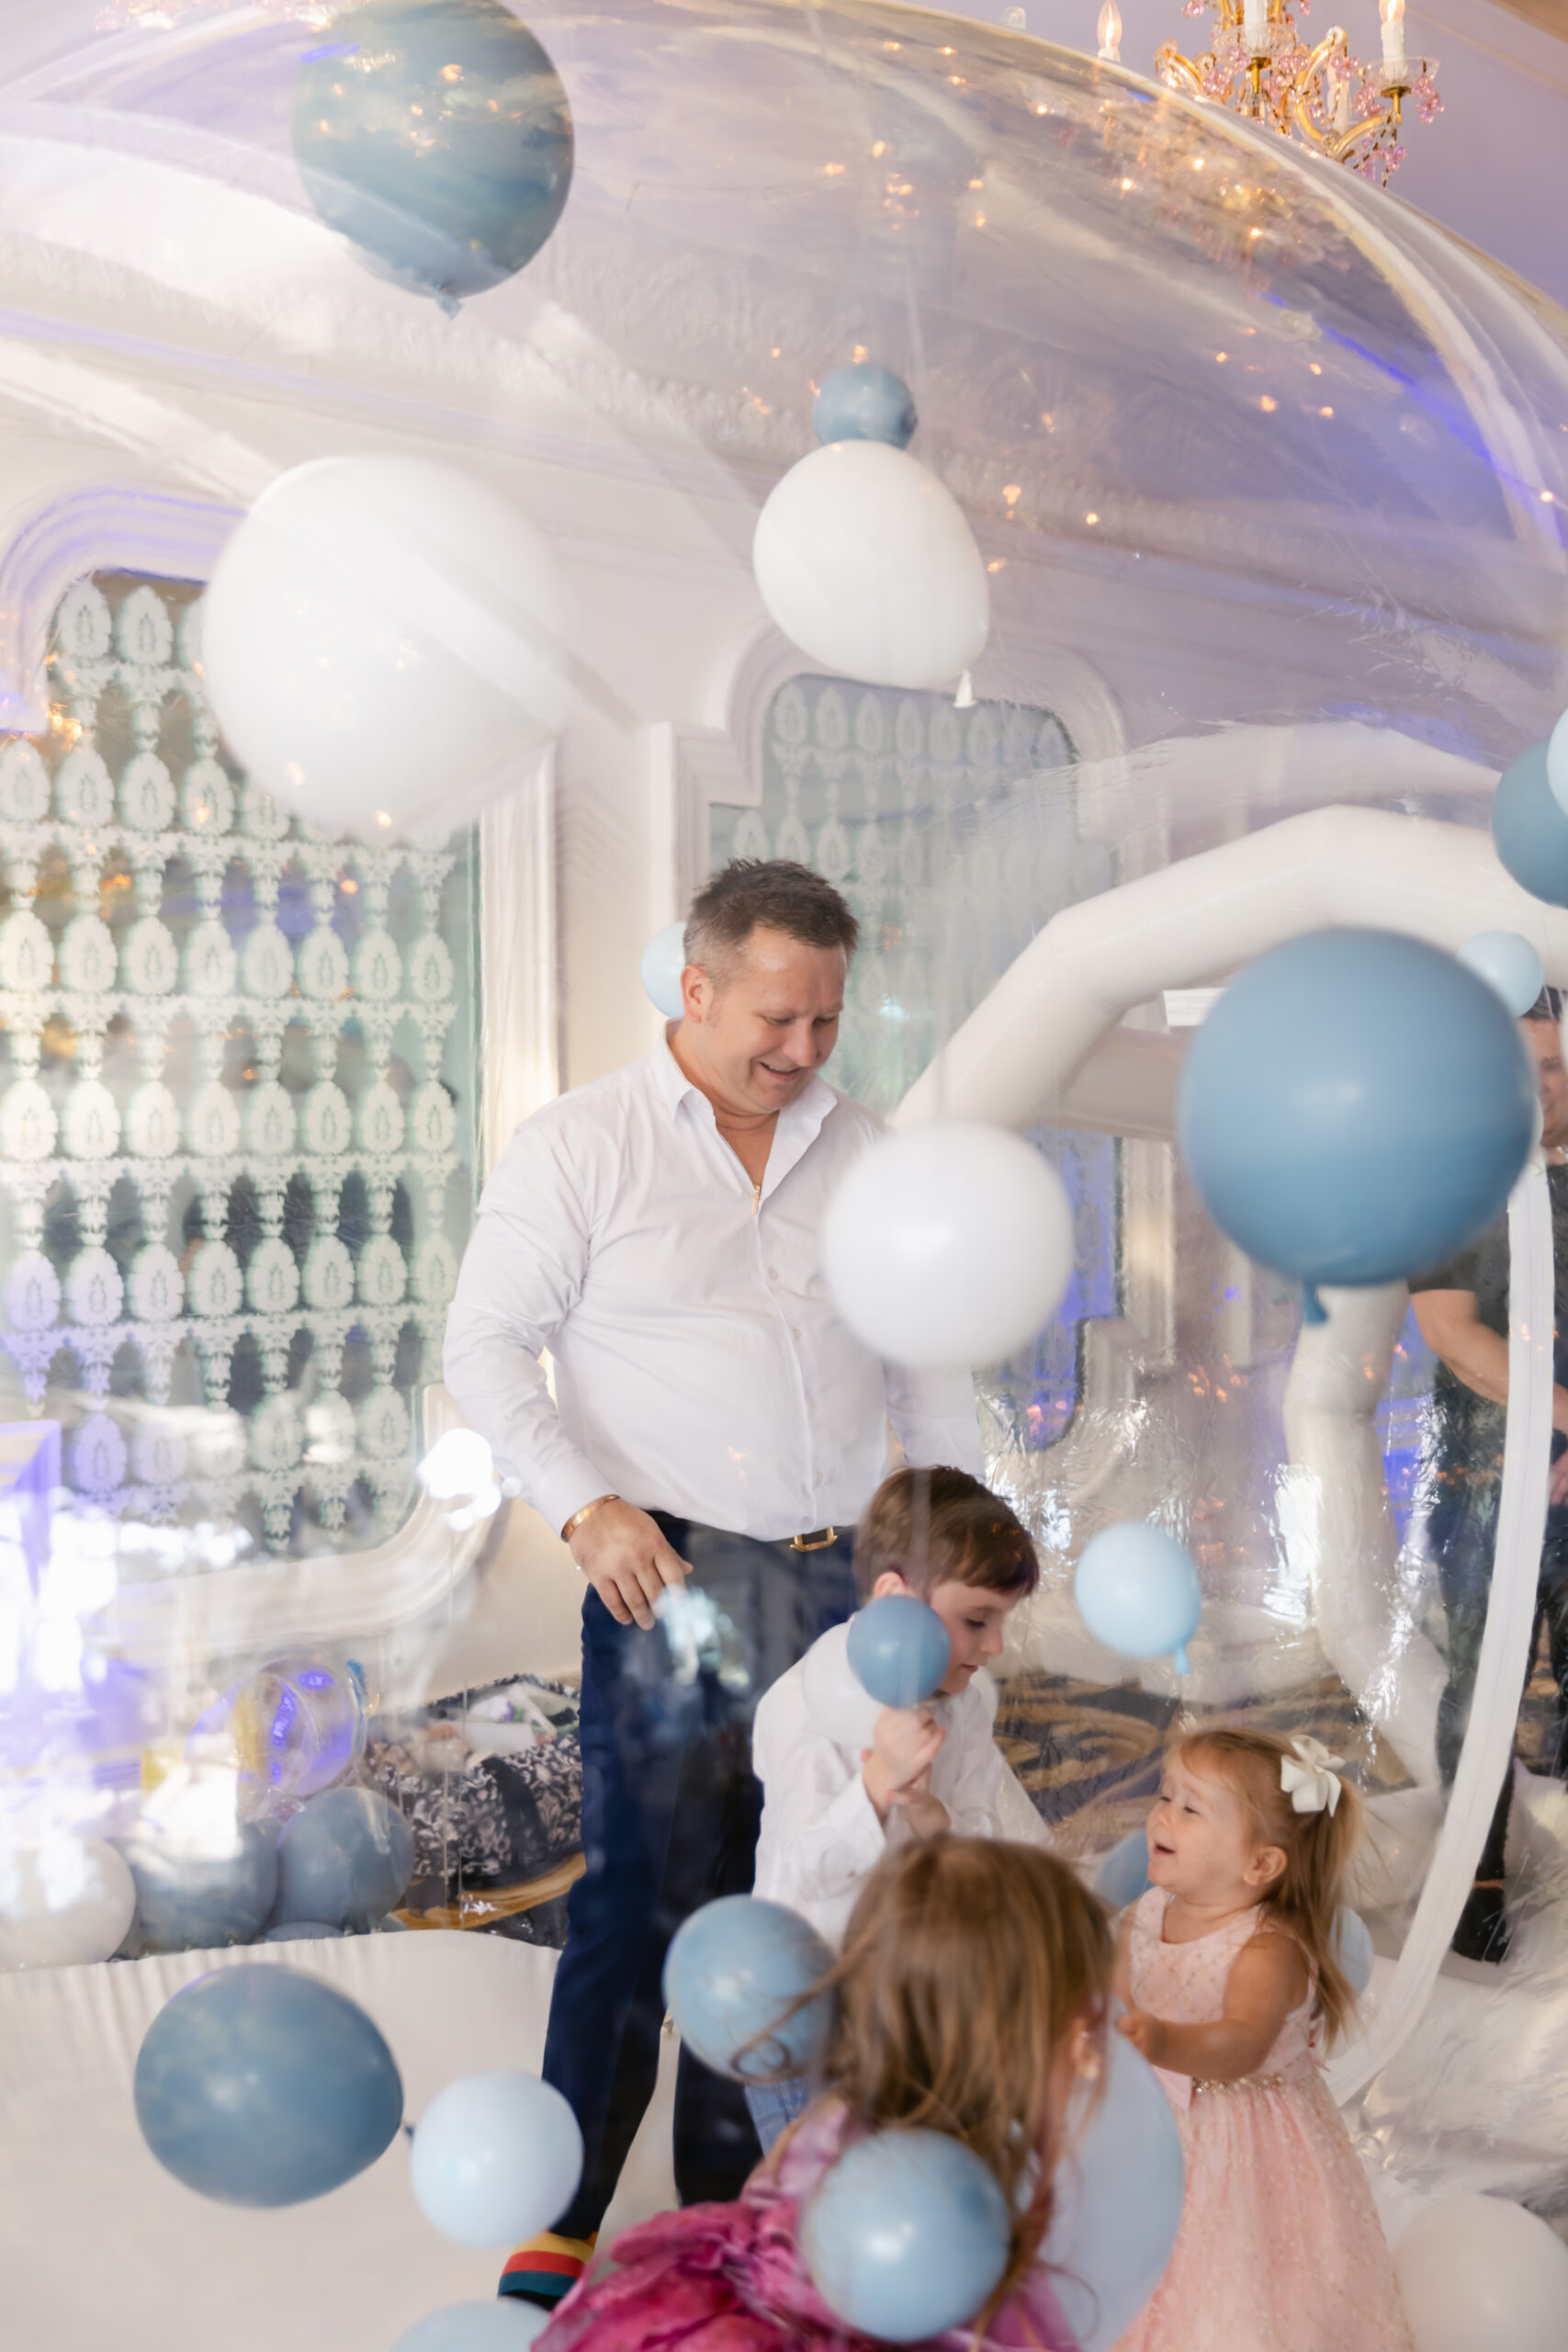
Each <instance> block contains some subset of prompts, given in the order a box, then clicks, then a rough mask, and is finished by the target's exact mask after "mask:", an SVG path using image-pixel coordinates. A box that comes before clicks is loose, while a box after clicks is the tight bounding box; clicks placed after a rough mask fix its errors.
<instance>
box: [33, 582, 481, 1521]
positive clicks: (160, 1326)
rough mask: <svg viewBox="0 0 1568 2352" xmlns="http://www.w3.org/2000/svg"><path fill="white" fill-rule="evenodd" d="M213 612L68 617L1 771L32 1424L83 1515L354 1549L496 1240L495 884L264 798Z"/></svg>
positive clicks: (166, 601) (108, 591)
mask: <svg viewBox="0 0 1568 2352" xmlns="http://www.w3.org/2000/svg"><path fill="white" fill-rule="evenodd" d="M198 599H199V592H198V591H197V589H196V588H193V587H184V586H180V585H175V584H171V583H169V582H158V583H153V582H145V581H142V582H138V581H135V580H131V579H129V578H126V577H123V576H118V575H117V576H110V577H100V578H98V579H96V580H93V581H89V582H83V583H81V584H80V585H78V586H77V587H75V588H73V590H72V591H71V592H70V593H69V594H68V595H67V596H66V597H65V598H64V600H63V602H62V605H61V607H60V610H59V612H58V614H57V616H56V619H55V626H54V633H53V639H52V650H51V656H50V662H51V697H52V698H51V709H50V724H49V729H48V731H47V733H45V734H43V735H40V736H38V737H32V738H26V737H13V738H9V739H5V740H4V741H3V743H0V856H3V859H4V891H3V895H0V1022H3V1023H4V1034H3V1035H0V1089H3V1091H0V1186H3V1191H4V1203H5V1209H6V1215H7V1218H8V1230H7V1231H6V1234H5V1236H4V1241H5V1248H4V1257H3V1270H4V1277H5V1279H4V1288H3V1294H0V1303H3V1313H4V1324H3V1330H0V1339H3V1343H4V1347H5V1351H6V1358H7V1359H8V1363H9V1371H10V1376H11V1378H12V1380H13V1381H14V1382H15V1383H16V1385H17V1386H19V1388H20V1390H21V1392H22V1395H21V1396H20V1397H15V1398H13V1399H10V1400H7V1403H8V1404H9V1406H10V1408H11V1413H12V1417H17V1418H19V1417H20V1415H21V1414H22V1413H25V1412H28V1411H32V1412H37V1411H39V1410H40V1409H47V1410H48V1411H49V1412H51V1414H53V1415H55V1416H56V1417H57V1418H59V1419H62V1421H63V1422H64V1423H65V1426H66V1430H67V1443H66V1475H67V1478H68V1482H69V1483H70V1485H71V1486H72V1487H73V1488H74V1489H75V1491H76V1493H77V1494H78V1496H79V1497H81V1498H83V1500H84V1501H85V1502H87V1503H90V1504H93V1505H96V1506H99V1507H102V1508H104V1509H106V1510H108V1511H111V1512H113V1513H116V1514H118V1515H120V1516H121V1517H131V1518H134V1519H136V1520H138V1521H145V1522H150V1523H151V1524H152V1525H153V1526H157V1525H160V1524H164V1525H167V1524H171V1523H176V1524H178V1523H183V1524H185V1525H186V1526H187V1527H192V1528H196V1529H197V1530H198V1531H199V1530H200V1529H202V1528H213V1529H217V1528H224V1529H226V1530H228V1531H229V1532H230V1538H229V1541H230V1555H231V1553H232V1543H233V1536H234V1532H235V1531H239V1540H240V1542H241V1544H243V1542H244V1538H245V1534H246V1532H248V1534H249V1536H250V1537H251V1538H252V1539H253V1540H254V1541H255V1542H256V1543H258V1544H264V1545H265V1546H266V1547H268V1548H271V1549H273V1550H276V1551H283V1550H289V1549H301V1548H302V1549H306V1550H315V1549H327V1548H330V1549H339V1548H342V1547H344V1545H346V1544H355V1543H365V1542H369V1541H373V1540H377V1539H378V1538H379V1537H381V1536H383V1535H385V1534H386V1533H388V1532H390V1529H391V1528H392V1526H393V1525H394V1524H395V1523H396V1521H397V1520H398V1517H399V1515H400V1511H401V1510H402V1508H403V1506H404V1502H405V1498H406V1496H407V1492H408V1488H409V1482H410V1477H411V1472H412V1437H413V1430H412V1419H411V1410H412V1405H413V1400H414V1394H415V1391H416V1389H417V1388H418V1386H419V1385H420V1384H421V1383H422V1382H423V1381H424V1380H428V1379H434V1378H438V1377H439V1366H440V1332H441V1325H442V1322H443V1319H444V1314H445V1308H446V1301H447V1299H448V1297H449V1296H450V1294H451V1291H452V1287H453V1283H454V1282H455V1280H456V1275H457V1259H458V1255H459V1252H460V1250H461V1247H462V1243H463V1240H464V1238H465V1237H466V1234H467V1231H468V1222H469V1218H470V1216H471V1211H472V1175H471V1170H472V1168H473V1164H474V1152H473V1145H472V1129H473V1123H474V1093H475V1089H474V1060H475V1034H474V1033H475V1003H476V996H475V975H474V973H473V971H472V969H471V968H470V958H471V956H472V955H473V953H474V946H473V941H474V933H475V927H474V923H473V920H472V901H473V895H474V876H473V862H474V852H473V849H472V846H471V843H469V842H466V841H459V842H456V843H454V844H452V845H449V846H447V847H446V848H444V849H441V850H414V849H407V848H400V849H392V848H388V849H375V848H366V847H363V846H361V845H360V844H358V843H337V842H333V841H332V840H331V839H329V838H328V837H327V836H326V835H324V834H322V833H321V832H318V831H315V830H314V829H313V828H310V827H308V826H300V825H299V824H297V823H295V822H293V821H291V820H290V819H289V818H288V816H287V815H286V814H285V813H284V812H283V811H282V810H281V809H278V808H277V806H276V804H275V803H274V802H273V801H272V800H271V799H270V798H269V797H267V796H266V794H265V793H263V792H260V791H258V790H256V789H255V788H254V787H253V786H250V785H248V784H247V783H246V782H245V781H244V779H243V777H242V776H241V775H238V773H237V772H236V771H235V770H234V769H233V768H232V767H231V765H230V764H228V763H227V762H226V760H225V759H224V757H223V755H222V753H221V752H220V746H219V742H218V731H217V728H216V725H215V723H214V721H213V718H212V715H211V712H210V710H209V707H208V704H207V701H206V698H205V695H204V694H203V691H202V683H201V671H200V646H199V626H200V604H199V601H198Z"/></svg>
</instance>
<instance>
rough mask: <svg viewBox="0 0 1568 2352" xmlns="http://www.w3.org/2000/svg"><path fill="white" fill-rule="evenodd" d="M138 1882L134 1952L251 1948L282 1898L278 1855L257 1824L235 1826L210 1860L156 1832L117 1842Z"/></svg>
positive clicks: (130, 1944) (129, 1946)
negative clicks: (276, 1901)
mask: <svg viewBox="0 0 1568 2352" xmlns="http://www.w3.org/2000/svg"><path fill="white" fill-rule="evenodd" d="M118 1845H119V1850H120V1852H121V1853H122V1854H123V1855H124V1856H125V1859H126V1860H127V1862H128V1863H129V1864H130V1875H131V1877H132V1878H133V1879H134V1880H135V1881H136V1917H135V1919H134V1920H133V1921H132V1923H131V1928H130V1934H129V1935H128V1936H127V1938H126V1939H125V1946H124V1949H125V1950H126V1951H129V1952H135V1953H141V1952H158V1951H207V1950H209V1948H214V1947H217V1946H220V1945H222V1944H248V1943H249V1942H250V1940H251V1939H252V1937H253V1936H255V1935H257V1934H259V1933H260V1931H261V1929H262V1928H263V1927H264V1926H265V1922H266V1917H267V1915H268V1913H269V1912H270V1911H271V1909H272V1905H273V1899H274V1897H275V1895H276V1893H277V1852H276V1847H275V1845H274V1843H273V1840H272V1838H269V1837H268V1836H267V1834H266V1832H265V1830H263V1829H259V1828H258V1827H257V1826H255V1824H254V1822H248V1821H247V1822H236V1823H235V1824H234V1826H233V1829H232V1832H231V1834H230V1835H229V1836H228V1837H226V1838H225V1839H224V1840H223V1846H224V1848H225V1849H226V1850H221V1851H219V1852H217V1853H213V1854H200V1853H195V1854H193V1853H190V1852H188V1851H183V1850H180V1849H176V1848H175V1847H174V1846H173V1844H172V1843H171V1841H169V1840H167V1839H165V1838H161V1837H159V1836H157V1835H156V1833H155V1832H153V1831H151V1830H149V1831H145V1832H141V1831H136V1830H133V1831H132V1832H131V1833H130V1836H129V1837H126V1838H121V1839H119V1840H118Z"/></svg>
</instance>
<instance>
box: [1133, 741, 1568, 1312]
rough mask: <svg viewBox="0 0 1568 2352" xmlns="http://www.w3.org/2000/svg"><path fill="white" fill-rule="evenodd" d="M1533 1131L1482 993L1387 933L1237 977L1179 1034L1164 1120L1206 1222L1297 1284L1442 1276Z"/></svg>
mask: <svg viewBox="0 0 1568 2352" xmlns="http://www.w3.org/2000/svg"><path fill="white" fill-rule="evenodd" d="M1542 789H1543V791H1544V785H1543V786H1542ZM1557 821H1558V823H1559V824H1560V825H1562V827H1563V830H1564V834H1565V837H1568V818H1563V817H1562V816H1561V815H1560V814H1559V816H1558V818H1557ZM1535 1119H1536V1089H1535V1079H1534V1075H1533V1072H1532V1069H1531V1066H1530V1062H1529V1056H1528V1055H1527V1054H1526V1051H1525V1047H1524V1045H1523V1043H1522V1041H1521V1039H1520V1037H1519V1035H1518V1032H1517V1029H1516V1027H1515V1025H1514V1023H1513V1022H1512V1021H1510V1020H1509V1018H1508V1015H1507V1013H1506V1011H1505V1010H1504V1007H1503V1005H1502V1004H1501V1002H1500V1001H1499V1000H1498V998H1497V995H1496V992H1495V989H1491V988H1489V987H1488V986H1487V984H1486V983H1485V981H1483V980H1481V979H1478V978H1476V976H1475V974H1474V973H1473V972H1468V971H1466V969H1465V967H1464V966H1463V965H1462V964H1461V963H1460V962H1459V961H1458V959H1457V958H1456V957H1454V956H1446V955H1444V954H1443V953H1442V952H1441V950H1440V949H1438V948H1436V947H1429V946H1427V944H1425V942H1424V941H1422V940H1419V939H1407V938H1405V937H1404V936H1402V935H1401V934H1399V933H1393V932H1386V931H1319V932H1312V933H1307V934H1306V935H1305V936H1304V937H1303V938H1300V939H1292V940H1290V941H1288V942H1287V943H1286V944H1285V945H1284V946H1282V947H1275V948H1272V949H1271V950H1270V951H1269V954H1268V955H1266V956H1259V957H1258V961H1257V963H1255V964H1249V965H1248V966H1247V969H1246V970H1245V971H1244V972H1242V973H1240V974H1239V975H1238V977H1237V978H1235V979H1234V980H1233V981H1232V982H1231V984H1230V986H1229V988H1227V989H1226V990H1225V992H1224V995H1223V996H1222V997H1221V999H1220V1001H1219V1002H1218V1003H1217V1004H1216V1005H1215V1007H1214V1009H1213V1012H1211V1013H1210V1015H1209V1017H1208V1019H1207V1021H1205V1022H1204V1023H1203V1026H1202V1027H1201V1029H1200V1030H1198V1031H1197V1032H1196V1034H1195V1035H1194V1036H1193V1039H1192V1043H1191V1045H1190V1046H1189V1048H1188V1052H1187V1059H1186V1063H1185V1066H1184V1067H1183V1069H1182V1073H1181V1088H1180V1095H1179V1109H1178V1125H1179V1132H1180V1137H1181V1148H1182V1152H1183V1155H1184V1157H1185V1159H1186V1161H1187V1165H1188V1168H1189V1169H1190V1171H1191V1175H1192V1178H1193V1181H1194V1182H1195V1183H1196V1185H1197V1187H1198V1190H1199V1192H1200V1193H1201V1195H1202V1198H1203V1204H1204V1206H1205V1207H1206V1208H1207V1209H1208V1211H1209V1214H1210V1216H1212V1217H1213V1220H1214V1222H1215V1224H1216V1225H1217V1226H1218V1227H1220V1229H1221V1231H1222V1232H1224V1233H1225V1234H1228V1235H1229V1237H1230V1238H1231V1239H1232V1240H1233V1241H1234V1242H1235V1243H1236V1244H1237V1246H1238V1247H1239V1248H1241V1249H1243V1250H1246V1251H1247V1254H1248V1256H1249V1257H1252V1258H1256V1259H1257V1260H1258V1261H1259V1263H1261V1264H1262V1265H1265V1266H1272V1267H1273V1268H1274V1269H1275V1270H1276V1272H1280V1273H1282V1274H1292V1275H1294V1276H1295V1277H1297V1279H1298V1280H1300V1281H1303V1282H1305V1283H1309V1284H1315V1283H1350V1284H1357V1283H1386V1282H1394V1281H1397V1280H1399V1279H1400V1278H1401V1277H1402V1276H1405V1275H1409V1274H1415V1273H1420V1272H1424V1271H1425V1270H1426V1269H1427V1267H1430V1266H1438V1265H1441V1264H1442V1263H1443V1261H1445V1260H1446V1259H1448V1258H1450V1257H1451V1256H1452V1254H1453V1252H1454V1251H1455V1250H1458V1249H1460V1248H1461V1247H1462V1245H1463V1244H1464V1243H1465V1242H1466V1241H1468V1240H1469V1239H1470V1238H1472V1235H1474V1234H1476V1233H1478V1232H1480V1231H1481V1229H1482V1228H1483V1227H1484V1226H1487V1225H1489V1224H1490V1223H1491V1221H1492V1219H1493V1218H1494V1217H1495V1216H1498V1215H1499V1214H1500V1212H1501V1211H1502V1209H1503V1207H1504V1205H1505V1204H1506V1201H1507V1198H1508V1194H1509V1193H1510V1192H1511V1191H1512V1189H1513V1185H1514V1181H1515V1179H1516V1178H1517V1175H1518V1173H1519V1170H1521V1169H1522V1168H1523V1166H1524V1164H1525V1161H1526V1159H1528V1157H1529V1149H1530V1145H1531V1142H1532V1140H1533V1137H1534V1134H1535Z"/></svg>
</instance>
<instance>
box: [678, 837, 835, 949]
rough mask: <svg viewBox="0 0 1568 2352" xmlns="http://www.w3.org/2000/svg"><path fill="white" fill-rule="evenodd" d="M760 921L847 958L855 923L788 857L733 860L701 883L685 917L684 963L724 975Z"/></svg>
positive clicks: (827, 889)
mask: <svg viewBox="0 0 1568 2352" xmlns="http://www.w3.org/2000/svg"><path fill="white" fill-rule="evenodd" d="M759 923H762V924H765V925H766V926H767V928H768V929H769V930H770V931H782V932H783V933H784V937H785V938H786V939H797V940H798V941H799V942H800V944H801V945H802V946H803V947H841V948H842V949H843V951H844V954H845V955H846V956H852V955H853V954H854V952H855V946H856V944H857V942H858V941H859V938H860V925H859V923H858V922H856V921H855V919H854V917H853V915H852V913H851V912H850V910H849V908H848V907H847V906H846V905H845V903H844V901H843V899H841V898H840V895H839V893H838V891H837V890H835V889H834V888H833V886H832V884H831V883H830V882H828V881H825V880H824V879H823V877H822V876H821V875H820V874H813V872H812V871H811V868H810V867H809V866H808V865H795V862H794V860H793V859H791V858H787V857H769V858H761V857H737V858H733V859H732V860H731V861H730V863H729V864H728V865H727V866H726V867H725V868H724V871H723V872H722V874H716V875H715V876H713V878H712V880H711V881H708V882H705V883H704V885H703V887H702V888H701V889H700V890H699V891H698V892H697V895H696V897H695V898H694V899H693V900H692V910H691V912H690V914H688V916H687V917H686V961H687V963H688V964H699V965H700V966H701V967H702V968H703V970H704V971H705V972H706V973H707V974H708V975H709V976H710V978H715V979H718V978H723V977H724V975H725V974H726V973H727V972H728V968H729V967H730V966H731V965H732V964H733V963H734V961H735V959H736V957H737V956H739V954H740V951H741V950H742V948H744V946H745V944H746V942H747V941H748V940H749V939H750V936H751V933H753V932H754V931H755V930H756V928H757V926H758V924H759Z"/></svg>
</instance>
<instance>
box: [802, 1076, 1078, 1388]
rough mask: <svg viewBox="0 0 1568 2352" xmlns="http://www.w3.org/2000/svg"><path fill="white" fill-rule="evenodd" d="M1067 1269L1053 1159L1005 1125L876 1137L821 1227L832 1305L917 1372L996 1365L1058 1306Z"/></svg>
mask: <svg viewBox="0 0 1568 2352" xmlns="http://www.w3.org/2000/svg"><path fill="white" fill-rule="evenodd" d="M1072 1270H1073V1213H1072V1208H1071V1205H1070V1204H1069V1202H1068V1200H1067V1195H1066V1190H1065V1188H1064V1186H1063V1183H1062V1180H1061V1178H1060V1177H1059V1176H1058V1175H1057V1173H1056V1171H1055V1169H1054V1168H1053V1167H1052V1166H1051V1163H1050V1161H1049V1160H1047V1159H1042V1158H1041V1156H1040V1154H1039V1153H1038V1152H1037V1151H1035V1150H1033V1149H1032V1148H1031V1147H1030V1146H1029V1145H1028V1144H1026V1143H1024V1142H1023V1141H1022V1140H1021V1137H1019V1136H1015V1135H1010V1134H1009V1133H1008V1132H1007V1130H1006V1129H1005V1128H1002V1127H990V1126H981V1125H978V1124H971V1123H969V1122H967V1121H964V1120H956V1119H955V1120H952V1121H942V1120H933V1121H932V1122H931V1125H928V1126H921V1127H911V1128H910V1129H909V1130H908V1133H906V1134H902V1135H891V1136H885V1137H884V1138H883V1140H882V1141H881V1142H880V1143H878V1144H875V1145H874V1146H873V1148H872V1149H871V1150H870V1151H868V1152H867V1153H866V1154H865V1155H864V1157H863V1159H860V1160H858V1161H857V1162H856V1164H855V1166H854V1167H853V1168H852V1170H851V1171H850V1173H849V1175H848V1176H847V1177H846V1178H845V1179H844V1182H842V1184H840V1187H839V1190H838V1192H837V1193H835V1194H834V1196H833V1199H832V1200H831V1202H830V1203H829V1208H828V1215H827V1217H826V1219H825V1220H824V1223H823V1228H822V1271H823V1273H824V1274H825V1276H826V1277H827V1283H828V1288H829V1291H830V1292H831V1294H832V1297H833V1303H834V1305H835V1306H837V1308H838V1310H839V1312H840V1315H841V1316H842V1317H843V1318H844V1320H845V1322H846V1323H847V1324H848V1325H849V1326H850V1329H852V1331H854V1332H855V1333H856V1334H857V1335H858V1336H859V1337H860V1338H861V1339H862V1340H864V1341H865V1343H866V1345H867V1346H868V1347H870V1348H874V1350H875V1351H876V1352H877V1354H878V1355H880V1356H883V1357H885V1358H886V1360H887V1361H888V1362H890V1363H902V1364H908V1365H910V1366H911V1367H912V1368H914V1369H915V1370H917V1371H924V1372H935V1371H942V1370H948V1371H959V1370H962V1371H967V1370H969V1369H971V1368H972V1367H974V1366H975V1365H976V1364H988V1363H999V1362H1000V1361H1001V1359H1002V1358H1003V1357H1005V1356H1009V1355H1010V1354H1011V1353H1012V1352H1013V1351H1014V1349H1015V1348H1020V1347H1022V1346H1023V1345H1024V1343H1025V1342H1026V1341H1027V1340H1032V1338H1033V1337H1034V1335H1035V1333H1036V1332H1037V1331H1038V1330H1039V1329H1040V1327H1041V1325H1042V1324H1043V1322H1044V1320H1045V1318H1046V1317H1047V1316H1049V1315H1050V1314H1052V1313H1053V1312H1054V1311H1055V1308H1056V1306H1058V1305H1059V1304H1060V1301H1061V1297H1062V1294H1063V1292H1064V1291H1065V1290H1066V1286H1067V1280H1068V1277H1069V1275H1070V1274H1071V1272H1072Z"/></svg>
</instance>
